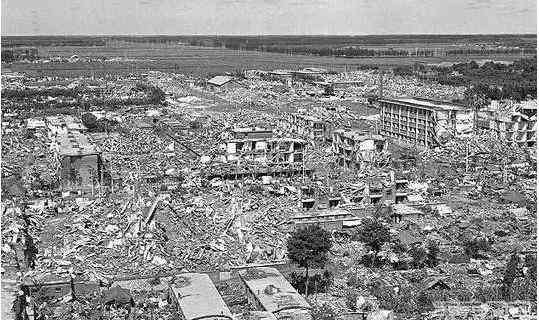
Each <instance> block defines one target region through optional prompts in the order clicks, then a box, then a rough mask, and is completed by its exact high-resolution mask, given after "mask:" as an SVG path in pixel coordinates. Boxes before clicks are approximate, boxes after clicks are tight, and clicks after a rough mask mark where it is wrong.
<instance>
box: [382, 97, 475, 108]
mask: <svg viewBox="0 0 539 320" xmlns="http://www.w3.org/2000/svg"><path fill="white" fill-rule="evenodd" d="M380 101H382V102H389V103H399V104H407V105H411V106H414V107H423V108H425V109H431V110H442V111H450V110H464V109H466V107H465V106H463V105H460V104H456V103H451V102H447V101H439V100H432V99H425V98H416V97H403V98H396V99H381V100H380Z"/></svg>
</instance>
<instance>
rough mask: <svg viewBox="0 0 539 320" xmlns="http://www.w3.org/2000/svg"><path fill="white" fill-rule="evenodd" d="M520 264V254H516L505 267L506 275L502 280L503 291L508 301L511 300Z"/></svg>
mask: <svg viewBox="0 0 539 320" xmlns="http://www.w3.org/2000/svg"><path fill="white" fill-rule="evenodd" d="M518 262H519V257H518V254H517V253H516V252H514V253H513V254H512V255H511V258H509V261H508V262H507V265H506V267H505V274H504V276H503V279H502V291H503V294H504V298H505V299H506V300H509V299H510V297H511V287H512V286H513V282H514V281H515V278H516V277H517V273H518Z"/></svg>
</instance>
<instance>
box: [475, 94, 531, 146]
mask: <svg viewBox="0 0 539 320" xmlns="http://www.w3.org/2000/svg"><path fill="white" fill-rule="evenodd" d="M478 127H479V128H480V129H486V130H492V131H494V132H496V133H497V134H498V135H499V137H500V139H503V140H505V141H507V142H509V143H516V144H518V145H519V146H522V147H528V148H535V146H536V145H537V100H529V101H523V102H520V103H514V102H510V101H508V102H500V101H492V103H491V104H490V105H489V106H488V107H487V108H485V109H484V110H481V111H480V112H479V115H478Z"/></svg>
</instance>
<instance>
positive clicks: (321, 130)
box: [281, 113, 331, 142]
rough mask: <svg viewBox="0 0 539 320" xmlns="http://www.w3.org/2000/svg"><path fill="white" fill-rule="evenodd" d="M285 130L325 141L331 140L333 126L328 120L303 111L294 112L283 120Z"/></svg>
mask: <svg viewBox="0 0 539 320" xmlns="http://www.w3.org/2000/svg"><path fill="white" fill-rule="evenodd" d="M281 127H282V128H283V129H284V131H286V132H288V133H291V134H293V135H297V136H299V137H302V138H304V139H310V140H313V141H318V142H323V141H328V140H331V126H330V124H329V123H328V122H326V121H324V120H322V119H320V118H317V117H314V116H309V115H305V114H301V113H292V114H289V115H287V116H286V117H284V118H283V119H282V121H281Z"/></svg>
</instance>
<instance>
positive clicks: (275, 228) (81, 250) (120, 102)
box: [2, 71, 536, 319]
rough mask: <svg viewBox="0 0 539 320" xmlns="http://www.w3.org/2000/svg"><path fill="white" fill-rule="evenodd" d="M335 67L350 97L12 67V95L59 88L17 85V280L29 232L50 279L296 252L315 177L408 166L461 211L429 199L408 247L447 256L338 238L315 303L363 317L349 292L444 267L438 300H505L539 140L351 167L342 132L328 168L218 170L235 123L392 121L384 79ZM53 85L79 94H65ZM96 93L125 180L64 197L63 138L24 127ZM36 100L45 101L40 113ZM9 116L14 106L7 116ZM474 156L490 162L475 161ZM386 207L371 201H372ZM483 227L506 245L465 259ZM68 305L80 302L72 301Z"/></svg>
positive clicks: (368, 292)
mask: <svg viewBox="0 0 539 320" xmlns="http://www.w3.org/2000/svg"><path fill="white" fill-rule="evenodd" d="M326 77H327V78H326V80H328V81H336V80H339V81H342V80H346V81H352V80H353V81H361V82H362V83H363V85H361V86H357V87H351V88H349V89H346V90H345V92H344V93H343V94H339V93H337V94H336V97H338V98H336V97H331V98H328V97H325V96H323V95H322V94H321V89H320V88H317V87H316V86H314V85H312V84H308V83H302V82H299V83H297V84H294V85H292V87H289V86H288V85H285V84H283V83H281V82H279V81H273V80H271V81H270V80H268V81H265V80H262V79H260V78H253V79H240V80H238V82H237V84H236V85H234V86H232V87H230V88H227V89H224V90H223V91H221V92H210V91H209V90H208V89H207V88H203V87H200V86H197V85H195V79H191V78H189V77H187V76H179V75H171V74H167V73H160V72H151V73H150V74H149V76H148V77H147V78H142V77H135V76H133V77H125V78H122V79H114V80H105V79H98V80H92V81H90V80H89V79H48V80H47V81H43V79H29V78H24V77H23V78H17V79H11V80H7V79H4V78H3V79H2V85H3V90H4V89H6V90H8V89H9V90H12V91H13V92H20V91H22V89H23V88H25V87H28V86H30V85H31V86H32V87H34V88H33V89H32V90H36V91H40V90H41V91H44V92H45V93H35V95H34V96H23V95H18V94H16V93H14V94H13V96H12V97H11V98H9V97H8V98H6V97H5V96H4V95H3V96H2V104H3V110H2V112H3V115H4V116H3V118H4V120H3V121H4V123H3V126H2V129H3V134H2V155H3V159H2V194H3V199H2V212H3V214H2V218H3V223H2V240H3V241H2V243H3V245H2V253H3V254H2V265H3V266H5V267H3V272H6V273H5V274H11V275H12V276H14V273H15V272H14V271H13V270H16V267H15V262H16V261H17V258H16V256H17V252H16V250H14V246H15V243H16V242H17V239H18V238H19V237H22V236H21V234H23V233H28V236H29V237H31V238H32V239H33V241H34V242H35V244H36V246H37V248H38V253H37V259H36V265H35V269H34V270H22V271H23V273H24V276H25V277H26V278H27V279H32V281H34V282H38V283H39V282H40V281H44V280H45V279H48V278H49V277H51V276H60V277H69V275H70V274H77V276H78V277H81V278H84V279H87V280H93V281H99V280H101V281H110V280H111V279H113V278H116V277H124V276H129V277H152V276H154V275H156V274H173V273H179V272H182V271H190V272H213V271H224V270H229V269H230V268H231V267H237V266H241V265H245V264H248V263H267V262H282V261H284V260H286V239H287V237H288V235H289V233H290V230H291V226H290V225H289V223H288V219H289V218H290V217H291V216H293V215H295V214H297V213H298V212H299V211H300V210H301V209H300V199H301V193H300V189H301V187H302V186H305V185H310V186H312V187H313V188H314V189H315V191H316V196H317V197H319V198H321V199H325V198H327V197H328V196H329V195H330V194H333V193H335V192H340V193H341V194H342V196H343V198H345V196H346V193H347V192H349V188H350V186H351V185H354V184H360V183H363V182H364V181H365V180H366V179H367V178H368V177H372V176H376V177H380V176H384V175H386V174H387V172H388V171H389V170H391V169H394V170H397V171H400V174H401V175H402V176H404V177H406V178H408V179H409V180H410V181H411V182H413V183H415V184H416V185H419V186H421V185H424V186H426V188H421V187H419V188H417V190H414V192H415V194H416V195H417V196H419V197H421V198H422V199H423V201H422V202H423V203H426V204H433V203H434V204H437V203H443V204H447V206H448V207H449V208H450V211H449V212H445V213H440V212H434V210H431V209H429V208H430V207H429V205H425V206H424V207H422V210H423V211H424V214H423V215H421V216H418V217H410V218H409V219H405V220H404V221H402V222H400V223H392V224H389V227H390V228H391V230H392V236H393V239H394V241H395V242H396V241H397V240H395V239H397V238H399V237H401V236H402V233H403V232H405V233H406V237H407V238H413V239H418V242H419V243H421V244H426V243H428V242H429V241H435V242H436V243H438V244H439V246H440V263H439V264H438V265H437V266H434V267H428V268H427V267H424V268H415V269H414V268H409V270H394V269H393V268H392V267H390V266H388V265H385V266H383V267H380V268H368V267H365V266H364V265H363V264H362V262H361V261H360V257H361V256H362V255H363V254H365V253H366V252H367V249H366V248H365V246H364V245H363V244H361V243H359V242H354V241H349V239H348V238H346V236H343V235H335V242H334V246H333V248H332V254H331V262H330V266H328V269H330V270H332V272H333V278H334V282H333V284H332V285H331V286H330V288H329V289H328V290H327V292H325V293H317V294H314V295H312V296H311V297H310V301H311V302H312V303H313V304H317V305H321V304H323V303H324V302H328V303H329V304H330V305H331V306H332V307H334V308H336V309H337V310H339V311H340V312H348V311H350V310H349V309H348V306H347V303H346V298H347V294H348V293H349V292H356V293H358V294H360V295H362V296H364V297H366V298H372V297H373V296H376V295H377V293H376V290H378V289H376V288H378V287H377V283H379V282H384V283H389V284H388V286H390V285H391V284H398V285H399V286H401V287H403V288H411V289H410V290H411V291H413V292H415V290H416V289H417V288H421V286H422V285H423V281H424V279H426V278H428V277H431V276H442V277H443V278H444V280H445V281H446V282H447V283H448V285H449V286H450V287H451V290H449V292H446V293H444V296H443V297H440V296H436V294H439V293H433V294H432V296H433V297H434V298H433V299H434V300H435V301H441V300H442V298H443V299H445V300H448V301H462V302H464V301H465V302H474V303H481V302H485V301H488V300H499V299H494V298H495V296H494V295H491V296H489V294H488V290H491V289H492V288H494V287H496V286H498V285H499V284H500V281H501V278H503V275H504V269H505V266H506V263H507V261H508V260H509V257H510V255H511V254H512V253H513V252H514V251H515V250H517V251H518V252H525V253H528V252H534V251H535V250H536V242H535V239H536V223H535V221H536V194H535V183H536V176H535V173H534V172H535V166H536V159H535V156H534V154H530V153H528V151H527V150H523V149H519V148H513V147H508V146H506V145H505V144H502V143H501V142H499V141H497V140H496V139H495V138H493V137H491V136H489V135H480V136H478V137H476V138H474V139H468V140H465V141H464V140H462V141H459V140H454V141H451V142H450V143H448V144H446V145H445V146H442V147H440V148H436V149H433V150H429V151H425V152H419V151H415V150H411V151H410V150H408V151H407V152H409V153H411V154H412V155H413V159H412V160H408V161H411V165H409V166H408V167H407V168H405V169H404V170H402V168H400V167H399V168H398V166H397V161H395V163H386V165H385V167H383V168H378V169H373V168H368V169H366V170H363V171H359V172H355V171H353V172H351V171H349V170H343V169H342V168H339V167H337V166H336V165H335V163H334V162H335V161H334V160H335V159H334V158H333V157H332V153H331V149H330V146H329V145H328V144H327V143H326V144H323V143H322V144H316V145H315V144H312V145H311V144H310V145H309V146H308V147H307V152H306V153H307V154H306V155H305V162H306V164H305V165H306V166H308V167H310V168H314V169H315V173H314V176H312V177H308V176H306V175H296V176H292V177H276V178H274V179H273V181H271V183H269V184H263V183H262V181H261V179H260V178H256V177H254V175H253V177H247V178H243V179H240V180H236V181H225V180H221V179H219V178H214V179H209V178H208V176H209V173H210V172H211V166H212V164H215V163H217V162H218V158H219V156H220V155H222V153H223V150H222V149H220V144H221V143H222V142H223V141H224V140H225V138H226V136H225V135H224V132H225V131H226V130H227V129H231V128H233V127H236V126H241V127H252V126H263V127H276V129H277V132H279V121H280V120H281V119H282V117H283V116H284V114H285V113H287V112H298V111H299V112H305V113H306V114H310V115H315V116H317V117H319V118H321V119H323V120H326V121H329V122H331V123H332V124H333V125H334V127H336V128H337V127H351V128H362V129H366V128H371V129H373V128H376V117H374V118H372V115H375V114H377V112H376V110H375V109H374V108H373V107H372V106H370V105H368V104H367V103H366V99H365V98H364V97H365V96H366V95H369V94H372V93H376V92H377V87H376V81H377V74H376V73H374V72H371V71H358V72H351V73H348V74H336V75H329V76H326ZM385 77H386V80H385V81H386V83H385V89H384V95H387V96H403V95H407V96H412V95H413V96H428V97H433V98H440V99H447V98H449V97H455V96H459V95H462V93H463V91H464V88H459V87H456V88H455V87H448V86H441V85H435V84H431V83H423V82H421V81H419V80H416V79H411V78H403V77H396V76H390V75H386V76H385ZM53 83H54V84H53ZM137 83H139V84H140V83H144V84H148V85H155V86H157V87H159V88H160V89H162V90H163V92H164V93H165V94H167V97H166V100H165V101H166V102H165V103H156V102H155V101H153V100H152V97H151V96H150V95H151V94H148V93H147V92H146V93H145V92H143V91H140V90H138V89H136V88H137ZM70 86H71V87H72V88H69V87H70ZM53 88H54V89H55V90H64V91H62V93H61V94H58V95H56V96H55V97H54V98H53V99H51V98H49V97H50V95H52V94H53V91H52V89H53ZM74 88H77V90H74ZM357 97H363V99H357ZM81 102H85V105H84V111H85V112H86V111H103V110H106V111H108V112H110V115H109V116H106V117H110V118H111V119H112V118H114V119H117V120H119V121H118V123H117V125H116V126H115V127H114V128H113V129H111V130H110V131H109V132H91V133H89V135H90V137H91V138H92V139H93V141H94V142H95V143H96V145H97V146H98V147H99V148H100V149H101V150H102V151H103V158H104V161H105V165H106V166H107V168H108V170H109V172H110V174H111V175H112V177H111V179H112V180H114V182H113V183H112V187H111V188H110V189H108V190H105V189H104V188H96V190H93V192H94V195H93V196H90V197H88V198H85V199H81V198H74V197H62V195H61V194H60V193H59V192H58V191H55V190H57V186H58V181H57V179H56V178H55V176H54V174H52V173H53V172H56V170H57V168H58V166H59V163H58V162H57V161H58V160H57V159H56V158H55V157H54V154H53V152H52V151H51V150H50V148H49V146H48V144H49V143H50V139H49V137H48V136H47V134H46V132H45V131H40V130H38V131H37V132H36V133H29V132H28V130H26V129H25V126H24V125H23V124H22V122H23V121H24V120H25V119H26V118H28V117H30V114H32V113H33V112H34V111H36V112H38V114H42V115H49V114H54V113H55V112H59V113H62V112H64V111H65V110H68V111H69V113H70V114H74V115H77V116H79V115H80V113H82V110H79V109H78V107H77V106H78V105H79V104H80V103H81ZM28 105H30V106H38V107H35V108H32V107H30V110H28V107H27V106H28ZM34 109H35V110H34ZM7 113H13V114H14V115H10V116H9V117H6V114H7ZM154 119H159V121H158V122H154ZM167 121H175V122H177V124H176V125H177V127H173V126H171V125H169V124H163V123H166V122H167ZM279 134H281V135H286V133H285V132H279ZM396 150H397V146H395V150H394V151H393V154H392V156H393V160H398V159H399V158H403V159H404V158H405V157H403V156H402V152H398V151H396ZM469 154H474V155H478V157H475V158H473V161H472V160H469V159H468V157H467V155H469ZM202 158H204V159H206V160H205V161H202ZM208 159H209V160H208ZM401 160H402V159H401ZM403 161H405V160H403ZM399 163H402V161H401V162H399ZM500 165H502V166H500ZM510 165H513V166H512V167H511V166H510ZM508 167H509V169H507V168H508ZM116 179H118V181H119V180H121V182H118V181H116ZM24 202H29V203H28V205H29V206H28V207H27V209H26V210H23V211H21V210H20V209H18V208H24V205H23V203H24ZM371 209H372V208H366V207H361V206H355V210H356V211H357V212H363V213H364V212H368V210H371ZM23 212H25V213H26V216H25V215H24V214H23ZM477 238H485V239H488V241H490V243H492V246H491V248H490V249H489V250H487V251H486V252H483V254H484V256H483V257H482V258H472V259H469V258H468V259H465V260H463V261H461V260H459V259H457V258H455V257H459V256H463V255H464V249H463V243H464V242H466V241H467V240H470V239H477ZM399 239H400V238H399ZM401 241H402V240H401ZM392 250H393V251H394V248H384V250H383V251H384V252H383V253H382V254H383V255H386V257H393V256H397V257H398V259H402V260H406V259H409V257H407V256H406V253H402V252H393V251H392ZM18 255H19V256H20V253H19V254H18ZM19 259H21V257H19ZM384 259H386V258H384ZM387 259H388V260H389V259H390V258H387ZM300 271H301V270H300ZM522 281H524V280H522ZM236 282H237V280H234V279H232V280H229V281H224V282H222V283H219V284H218V285H217V286H218V289H219V290H220V292H221V294H222V295H223V297H224V298H225V301H226V302H227V304H229V306H231V310H232V311H233V312H235V313H240V312H243V311H245V310H246V309H247V307H246V301H245V299H244V297H243V296H242V295H243V292H240V290H239V289H238V286H237V283H236ZM373 288H374V289H373ZM492 290H494V289H492ZM417 291H419V289H417ZM485 292H487V293H485ZM152 294H153V293H152ZM152 294H150V295H152ZM139 298H140V297H139ZM377 298H378V303H379V304H380V305H381V307H383V308H386V309H387V308H390V307H391V306H394V304H395V301H393V300H391V299H390V298H387V299H385V300H384V297H383V296H382V295H381V294H379V295H378V297H377ZM524 298H527V297H523V296H522V297H521V296H519V299H521V300H525V299H524ZM92 299H94V298H92ZM92 299H90V298H88V299H86V300H85V299H80V301H75V302H69V303H68V302H64V303H61V302H60V301H61V300H58V301H48V302H47V303H48V308H49V311H50V312H48V314H50V315H51V316H52V318H55V319H61V318H63V317H64V316H65V315H66V314H68V313H73V314H75V313H76V314H79V315H80V316H81V317H82V318H85V317H86V316H85V315H86V314H88V313H91V312H90V311H89V310H92V303H94V302H92V301H93V300H92ZM144 299H147V300H148V301H149V300H151V301H152V304H151V305H148V306H142V305H141V306H140V308H139V311H140V313H141V314H142V313H146V315H145V316H146V318H148V312H149V313H151V314H152V315H153V314H154V311H155V316H156V317H161V318H163V319H164V318H167V317H169V316H170V315H171V314H172V310H169V309H166V308H169V306H165V305H164V302H163V301H165V300H166V299H164V298H162V297H161V296H159V294H158V293H155V294H153V296H152V299H150V298H149V297H147V296H144ZM144 299H142V298H140V299H139V300H141V301H142V300H144ZM436 299H438V300H436ZM62 304H65V306H62V307H61V308H60V307H59V306H60V305H62ZM161 304H163V305H161ZM44 308H47V307H46V306H45V307H44ZM70 308H71V309H70ZM163 308H164V309H163ZM403 308H404V307H403ZM143 310H146V311H143ZM148 310H150V311H148ZM152 310H153V311H152ZM160 310H161V311H162V310H164V311H163V312H162V313H159V312H161V311H160ZM169 311H170V312H169ZM396 311H397V312H399V313H400V314H401V315H404V314H406V312H405V311H399V310H396ZM438 311H439V310H438ZM438 311H433V313H436V312H438ZM108 312H109V313H111V312H112V313H114V312H118V313H120V312H121V311H115V310H112V311H110V310H109V311H108ZM415 315H416V316H418V315H417V314H415ZM109 316H110V317H111V318H113V317H115V316H116V317H117V316H118V315H117V314H114V315H112V314H109ZM152 319H153V318H152Z"/></svg>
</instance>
